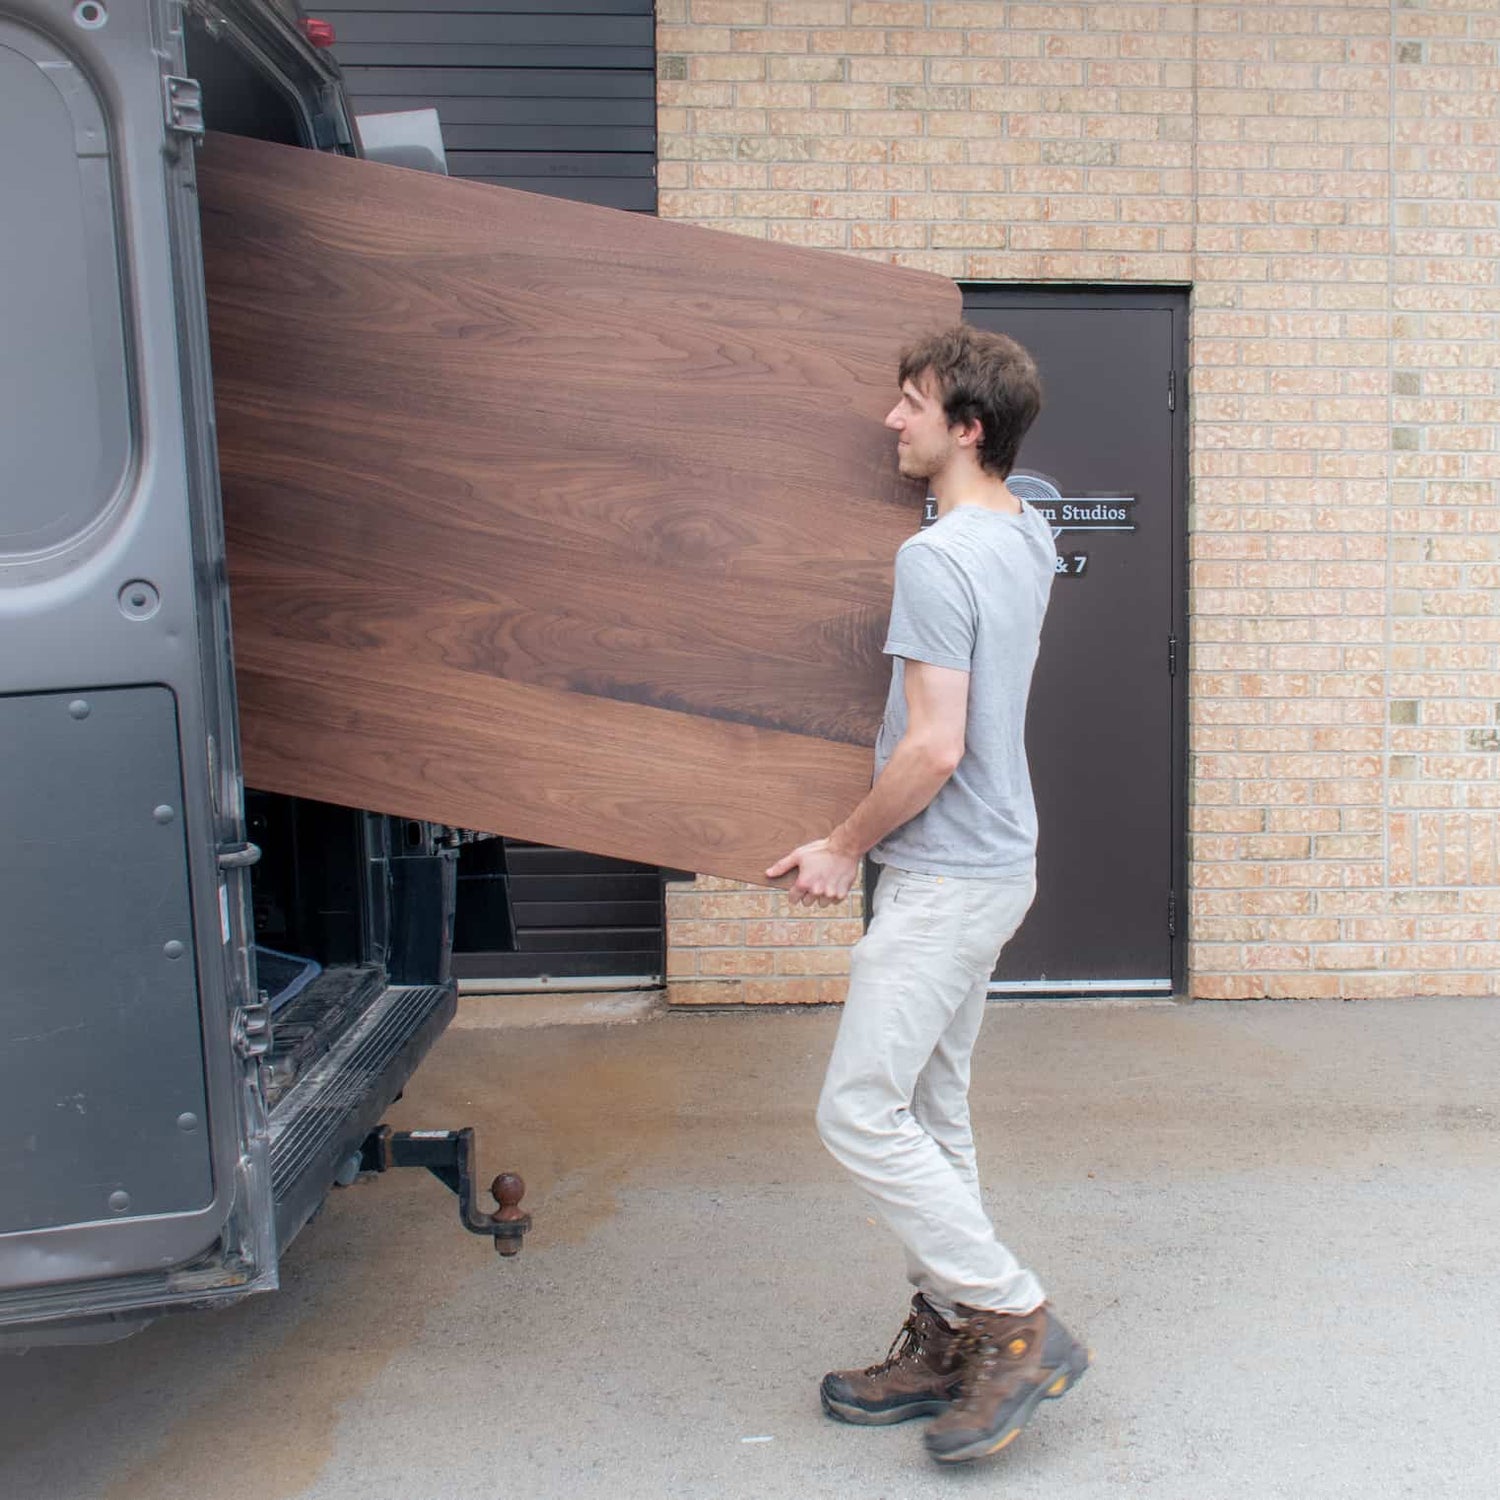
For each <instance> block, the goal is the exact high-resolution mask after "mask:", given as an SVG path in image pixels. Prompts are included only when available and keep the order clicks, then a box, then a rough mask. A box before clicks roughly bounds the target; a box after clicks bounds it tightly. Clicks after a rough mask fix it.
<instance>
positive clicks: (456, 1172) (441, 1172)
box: [359, 1125, 531, 1255]
mask: <svg viewBox="0 0 1500 1500" xmlns="http://www.w3.org/2000/svg"><path fill="white" fill-rule="evenodd" d="M392 1167H426V1168H427V1170H428V1171H429V1172H431V1173H432V1175H433V1176H434V1177H436V1178H437V1180H438V1181H439V1182H441V1183H442V1184H443V1185H444V1186H445V1187H447V1188H449V1189H451V1190H452V1191H453V1192H455V1193H456V1194H457V1195H458V1217H459V1220H460V1221H461V1222H462V1224H463V1226H464V1228H465V1229H467V1230H468V1231H469V1233H470V1234H487V1235H489V1236H490V1237H491V1238H492V1239H493V1240H494V1242H495V1249H496V1250H497V1251H498V1252H499V1253H500V1254H501V1255H519V1254H520V1251H521V1237H522V1236H523V1235H524V1234H525V1233H526V1231H527V1230H528V1229H530V1228H531V1215H530V1214H528V1213H526V1212H525V1211H524V1210H523V1209H522V1208H521V1207H520V1203H521V1199H522V1198H524V1197H525V1196H526V1184H525V1183H524V1182H522V1181H521V1179H520V1177H519V1176H517V1175H516V1173H514V1172H502V1173H501V1174H500V1175H499V1176H498V1177H497V1178H496V1179H495V1180H494V1182H492V1183H491V1184H490V1193H491V1194H492V1195H493V1197H494V1199H495V1202H496V1203H497V1204H498V1205H499V1206H498V1207H497V1208H496V1210H495V1211H494V1212H493V1213H484V1212H482V1211H481V1210H480V1209H477V1208H476V1207H475V1206H474V1130H473V1127H472V1126H468V1125H466V1126H465V1127H464V1128H463V1129H462V1130H392V1129H391V1127H390V1126H389V1125H378V1126H376V1128H375V1129H374V1130H372V1131H371V1132H370V1133H369V1135H367V1136H366V1137H365V1143H364V1145H363V1146H361V1147H360V1151H359V1170H360V1171H361V1172H388V1171H390V1170H391V1168H392Z"/></svg>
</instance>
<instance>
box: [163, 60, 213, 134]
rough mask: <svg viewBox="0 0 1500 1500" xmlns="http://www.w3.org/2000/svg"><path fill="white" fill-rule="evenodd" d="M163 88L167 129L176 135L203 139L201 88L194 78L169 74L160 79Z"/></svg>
mask: <svg viewBox="0 0 1500 1500" xmlns="http://www.w3.org/2000/svg"><path fill="white" fill-rule="evenodd" d="M162 87H163V88H164V90H165V106H166V113H167V129H168V130H170V131H174V132H175V133H176V134H178V135H186V136H191V137H192V138H193V139H194V140H199V141H201V140H202V139H203V88H202V85H201V84H199V82H198V80H197V79H196V78H178V77H176V76H174V75H171V74H169V75H168V76H167V77H165V78H163V79H162Z"/></svg>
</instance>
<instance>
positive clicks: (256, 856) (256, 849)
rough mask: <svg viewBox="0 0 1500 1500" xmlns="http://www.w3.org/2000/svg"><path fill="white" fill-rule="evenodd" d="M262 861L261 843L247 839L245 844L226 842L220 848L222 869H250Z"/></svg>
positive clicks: (220, 866)
mask: <svg viewBox="0 0 1500 1500" xmlns="http://www.w3.org/2000/svg"><path fill="white" fill-rule="evenodd" d="M259 863H260V845H259V844H252V843H250V842H248V841H246V842H245V843H243V844H224V845H223V846H222V847H221V848H220V849H219V868H220V869H221V870H248V869H249V868H250V866H251V865H258V864H259Z"/></svg>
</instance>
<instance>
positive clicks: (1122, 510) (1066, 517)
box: [1005, 469, 1136, 578]
mask: <svg viewBox="0 0 1500 1500" xmlns="http://www.w3.org/2000/svg"><path fill="white" fill-rule="evenodd" d="M1005 483H1006V485H1007V486H1008V487H1009V489H1010V491H1011V493H1012V494H1014V495H1018V496H1019V497H1020V498H1021V499H1022V500H1025V501H1026V502H1027V504H1029V505H1030V506H1031V507H1032V508H1033V509H1034V510H1036V512H1037V513H1038V514H1039V515H1040V516H1041V517H1042V519H1043V520H1044V521H1050V522H1051V524H1052V540H1053V541H1055V542H1058V541H1061V540H1062V538H1063V536H1064V535H1066V534H1067V533H1068V532H1078V531H1082V532H1089V531H1134V530H1135V502H1136V496H1134V495H1064V494H1063V492H1062V491H1061V490H1060V489H1059V488H1058V486H1057V485H1056V483H1055V482H1054V481H1052V480H1051V479H1048V478H1047V476H1046V475H1045V474H1036V473H1032V472H1029V471H1027V470H1025V469H1015V470H1013V471H1012V472H1011V473H1010V475H1009V476H1008V477H1007V478H1006V481H1005ZM1088 566H1089V555H1088V553H1087V552H1063V551H1062V550H1060V549H1059V551H1058V554H1057V577H1059V578H1082V577H1083V576H1084V575H1085V573H1087V571H1088Z"/></svg>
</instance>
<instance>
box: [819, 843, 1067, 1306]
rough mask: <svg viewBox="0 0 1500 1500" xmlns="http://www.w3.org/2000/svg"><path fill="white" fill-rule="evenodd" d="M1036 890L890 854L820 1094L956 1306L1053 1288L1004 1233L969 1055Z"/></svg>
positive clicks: (886, 1205) (839, 1134)
mask: <svg viewBox="0 0 1500 1500" xmlns="http://www.w3.org/2000/svg"><path fill="white" fill-rule="evenodd" d="M1035 895H1036V883H1035V881H1034V880H1033V879H1032V878H1031V877H1029V876H1028V877H1026V878H1025V879H1024V880H1021V881H1002V880H963V879H959V878H957V877H955V876H952V875H918V874H913V873H912V872H910V871H907V870H898V869H895V868H894V867H891V866H887V867H885V868H884V869H882V871H881V875H880V880H879V883H878V885H877V887H876V892H875V904H874V909H873V914H872V917H871V921H870V929H869V931H868V932H867V933H866V934H865V935H864V937H863V938H861V939H860V941H859V943H858V944H856V945H855V949H854V954H853V961H852V968H851V972H850V976H849V994H848V998H847V999H846V1001H845V1002H844V1013H843V1017H842V1019H841V1021H840V1023H839V1032H838V1039H837V1041H836V1042H835V1043H834V1047H833V1056H832V1058H831V1059H830V1060H829V1064H828V1075H827V1078H826V1079H825V1080H824V1083H823V1093H822V1097H821V1098H820V1099H819V1101H818V1133H819V1135H821V1136H822V1138H823V1143H824V1145H826V1146H827V1147H828V1149H829V1151H831V1152H832V1153H833V1155H834V1156H835V1157H836V1158H837V1159H838V1160H839V1161H840V1162H841V1163H842V1164H843V1165H844V1166H845V1167H846V1168H847V1169H848V1170H849V1171H850V1172H851V1173H852V1174H853V1176H854V1178H855V1180H856V1181H857V1182H859V1184H860V1185H861V1186H862V1187H863V1188H865V1190H866V1191H867V1192H868V1193H869V1195H870V1196H871V1198H872V1199H873V1200H874V1202H875V1205H876V1207H877V1208H878V1210H879V1211H880V1213H881V1215H882V1217H883V1218H884V1219H885V1221H886V1223H887V1224H889V1225H890V1227H891V1228H892V1230H894V1231H895V1233H896V1236H897V1238H899V1239H900V1241H901V1243H902V1245H903V1246H904V1247H905V1250H906V1263H907V1276H908V1278H909V1279H910V1281H911V1283H912V1285H913V1286H914V1287H916V1288H917V1290H919V1291H920V1292H922V1293H924V1294H925V1295H926V1297H927V1298H928V1300H929V1301H931V1302H932V1303H933V1304H934V1306H935V1307H936V1308H937V1310H938V1311H939V1312H940V1313H942V1314H944V1315H945V1316H946V1315H948V1314H951V1312H952V1310H953V1308H954V1306H955V1305H956V1304H958V1303H963V1304H965V1305H966V1306H969V1307H982V1308H987V1309H991V1310H994V1311H997V1312H1029V1311H1031V1309H1032V1308H1034V1307H1036V1306H1037V1305H1038V1304H1039V1303H1040V1302H1042V1301H1043V1299H1044V1297H1045V1293H1044V1292H1043V1290H1042V1287H1041V1284H1040V1283H1039V1282H1038V1281H1037V1279H1036V1277H1035V1276H1033V1275H1032V1274H1031V1272H1030V1271H1028V1270H1026V1269H1025V1268H1024V1267H1022V1266H1021V1265H1020V1264H1019V1262H1018V1261H1017V1260H1016V1258H1015V1256H1014V1255H1012V1254H1011V1253H1010V1251H1009V1250H1007V1249H1006V1248H1005V1246H1004V1245H1002V1244H1001V1243H1000V1241H999V1240H998V1239H996V1237H995V1230H994V1226H993V1225H992V1224H991V1223H990V1221H989V1217H988V1215H986V1213H985V1211H984V1204H983V1202H982V1200H981V1198H980V1193H979V1168H978V1164H977V1162H976V1159H975V1155H974V1136H973V1132H972V1130H971V1129H970V1125H969V1059H970V1055H971V1054H972V1052H973V1050H974V1041H975V1038H976V1037H977V1036H978V1035H979V1024H980V1022H981V1021H982V1020H983V1019H984V1008H985V992H986V989H987V986H988V982H989V977H990V973H991V971H992V970H993V969H994V967H995V962H996V960H997V959H998V958H999V956H1000V950H1001V948H1003V947H1004V946H1005V944H1006V943H1007V942H1008V941H1009V940H1010V938H1011V936H1012V934H1014V932H1015V931H1016V929H1017V928H1018V927H1019V926H1020V925H1021V920H1022V918H1023V917H1025V915H1026V912H1027V910H1028V909H1029V907H1030V906H1031V903H1032V900H1033V898H1034V897H1035Z"/></svg>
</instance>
